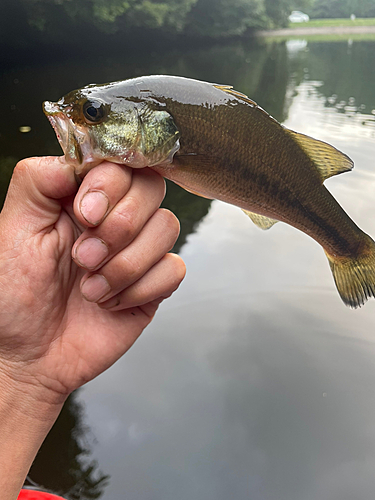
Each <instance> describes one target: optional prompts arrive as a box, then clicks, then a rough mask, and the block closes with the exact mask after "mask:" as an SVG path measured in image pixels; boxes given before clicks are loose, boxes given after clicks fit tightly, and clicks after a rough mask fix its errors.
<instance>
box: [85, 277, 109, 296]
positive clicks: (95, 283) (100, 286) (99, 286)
mask: <svg viewBox="0 0 375 500" xmlns="http://www.w3.org/2000/svg"><path fill="white" fill-rule="evenodd" d="M110 291H111V287H110V286H109V283H108V281H107V280H106V279H105V277H104V276H102V275H101V274H93V275H92V276H89V277H88V278H87V279H86V281H84V282H83V284H82V285H81V293H82V295H83V296H84V298H85V299H86V300H88V301H89V302H97V301H98V300H100V299H101V298H102V297H104V296H105V295H107V294H108V293H109V292H110Z"/></svg>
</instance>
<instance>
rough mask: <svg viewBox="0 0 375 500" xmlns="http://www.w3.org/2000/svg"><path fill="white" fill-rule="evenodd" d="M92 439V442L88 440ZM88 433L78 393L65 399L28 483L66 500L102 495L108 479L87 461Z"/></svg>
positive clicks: (94, 462)
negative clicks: (31, 482)
mask: <svg viewBox="0 0 375 500" xmlns="http://www.w3.org/2000/svg"><path fill="white" fill-rule="evenodd" d="M91 440H92V439H91ZM89 441H90V430H89V428H88V427H87V426H85V425H84V423H83V407H82V404H81V403H79V402H78V401H77V391H76V392H75V393H73V394H72V395H70V396H69V398H68V399H67V401H66V403H65V405H64V407H63V409H62V411H61V413H60V415H59V418H58V419H57V421H56V423H55V424H54V426H53V427H52V429H51V431H50V433H49V434H48V436H47V437H46V439H45V441H44V443H43V445H42V447H41V448H40V451H39V452H38V454H37V456H36V459H35V461H34V463H33V465H32V467H31V469H30V473H29V476H30V478H31V480H32V481H33V482H35V483H37V484H39V485H41V486H43V487H45V488H46V489H48V490H53V491H55V492H56V493H58V494H60V495H63V496H64V497H66V498H68V499H69V500H83V499H96V498H100V497H101V496H102V495H103V492H104V488H105V487H106V485H107V484H108V480H109V476H108V475H105V474H103V473H102V472H101V471H100V470H99V469H98V464H97V462H96V461H95V460H92V459H91V458H90V455H91V451H90V444H89Z"/></svg>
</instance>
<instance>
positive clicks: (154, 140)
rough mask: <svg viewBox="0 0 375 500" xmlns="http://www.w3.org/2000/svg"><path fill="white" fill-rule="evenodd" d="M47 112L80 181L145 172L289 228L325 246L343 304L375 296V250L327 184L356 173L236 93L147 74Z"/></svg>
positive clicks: (48, 106) (88, 90)
mask: <svg viewBox="0 0 375 500" xmlns="http://www.w3.org/2000/svg"><path fill="white" fill-rule="evenodd" d="M43 108H44V112H45V114H46V115H47V117H48V118H49V120H50V122H51V124H52V126H53V128H54V130H55V132H56V134H57V138H58V140H59V142H60V144H61V147H62V149H63V151H64V153H65V157H66V160H67V161H68V162H70V163H72V164H74V166H75V169H76V172H77V174H78V175H80V176H84V175H85V173H87V172H88V171H89V170H90V169H91V168H93V167H94V166H95V165H97V164H99V163H100V162H101V161H103V160H104V159H106V160H109V161H113V162H117V163H122V164H126V165H128V166H130V167H133V168H143V167H146V166H148V167H151V168H153V169H154V170H156V171H157V172H159V173H160V174H161V175H162V176H164V177H165V178H167V179H170V180H172V181H174V182H175V183H177V184H179V185H180V186H182V187H183V188H185V189H186V190H188V191H191V192H193V193H195V194H198V195H200V196H204V197H207V198H213V199H218V200H222V201H225V202H227V203H231V204H233V205H236V206H238V207H240V208H242V209H243V210H244V211H245V213H247V215H249V217H250V218H251V219H252V220H253V222H255V224H257V225H258V226H260V227H261V228H263V229H267V228H269V227H271V226H272V225H273V224H274V223H275V222H277V221H282V222H286V223H287V224H290V225H291V226H294V227H295V228H297V229H299V230H301V231H303V232H304V233H306V234H308V235H309V236H311V237H312V238H313V239H314V240H316V241H317V242H318V243H319V244H320V245H321V246H322V247H323V249H324V251H325V253H326V255H327V257H328V261H329V264H330V267H331V270H332V273H333V277H334V280H335V283H336V287H337V289H338V292H339V294H340V296H341V298H342V300H343V301H344V302H345V304H347V305H349V306H351V307H358V306H361V305H362V304H364V302H365V301H366V300H367V299H368V298H370V297H375V243H374V241H373V240H372V239H371V238H370V237H369V236H368V235H367V234H365V233H364V232H363V231H361V229H359V227H358V226H357V225H356V224H355V223H354V222H353V221H352V220H351V219H350V217H349V216H348V215H347V214H346V213H345V212H344V210H343V209H342V208H341V206H340V205H339V204H338V203H337V202H336V200H335V199H334V198H333V196H332V195H331V194H330V193H329V192H328V190H327V189H326V188H325V187H324V186H323V182H324V181H325V179H327V178H328V177H331V176H333V175H336V174H340V173H342V172H347V171H349V170H351V169H352V168H353V162H352V161H351V159H350V158H349V157H348V156H346V155H345V154H343V153H341V152H340V151H338V150H337V149H335V148H334V147H333V146H330V145H329V144H326V143H324V142H321V141H318V140H315V139H312V138H311V137H308V136H306V135H303V134H299V133H297V132H293V131H291V130H288V129H287V128H285V127H283V126H282V125H280V124H279V123H278V122H277V121H276V120H275V119H273V118H272V117H271V116H270V115H268V114H267V113H266V112H265V111H264V110H263V109H262V108H261V107H260V106H258V105H257V104H256V103H255V102H254V101H252V100H251V99H249V98H248V97H247V96H246V95H244V94H241V93H240V92H237V91H236V90H234V89H233V88H232V87H230V86H226V85H215V84H211V83H206V82H201V81H197V80H191V79H188V78H181V77H174V76H148V77H142V78H135V79H132V80H125V81H120V82H114V83H109V84H105V85H95V84H93V85H88V86H87V87H84V88H82V89H80V90H75V91H73V92H70V93H69V94H67V95H66V96H65V97H63V98H61V99H60V100H59V101H58V102H56V103H53V102H49V101H46V102H45V103H44V104H43Z"/></svg>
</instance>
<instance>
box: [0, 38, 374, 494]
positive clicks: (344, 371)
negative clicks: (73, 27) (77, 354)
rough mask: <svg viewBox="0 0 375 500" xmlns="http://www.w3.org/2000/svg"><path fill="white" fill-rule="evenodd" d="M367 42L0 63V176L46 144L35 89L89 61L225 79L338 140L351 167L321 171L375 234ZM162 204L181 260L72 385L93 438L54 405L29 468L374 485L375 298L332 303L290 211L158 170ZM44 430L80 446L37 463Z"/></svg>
mask: <svg viewBox="0 0 375 500" xmlns="http://www.w3.org/2000/svg"><path fill="white" fill-rule="evenodd" d="M373 53H374V42H366V43H365V42H361V43H359V42H355V41H354V42H353V43H352V44H351V45H349V46H348V43H347V41H346V42H339V43H326V42H319V43H311V42H307V43H306V42H299V43H298V44H297V43H295V42H294V44H292V43H287V44H285V43H280V44H277V43H271V44H265V45H250V44H247V43H239V42H238V43H233V44H229V45H226V46H223V45H221V46H220V45H218V46H211V47H209V48H200V49H186V50H184V51H176V50H174V49H172V50H171V51H169V52H168V53H165V54H160V53H159V54H158V57H157V58H155V57H154V55H149V56H145V55H144V56H143V58H142V57H140V58H139V59H138V60H137V58H135V57H132V56H130V57H129V60H128V61H126V64H125V61H124V56H123V54H121V55H119V54H110V55H109V56H108V54H106V56H105V57H104V55H103V56H102V55H100V54H99V55H96V57H95V58H93V59H91V60H90V58H87V59H86V60H85V61H77V60H75V59H74V58H73V59H72V60H69V61H65V62H64V61H63V62H61V63H53V64H51V65H47V66H46V65H43V66H38V65H36V66H33V67H31V68H27V69H22V68H18V69H14V70H12V71H9V72H8V73H7V74H6V75H4V76H3V78H2V79H1V81H0V90H1V92H2V95H6V96H7V105H6V106H5V109H4V119H3V121H2V123H0V134H1V135H0V147H1V155H2V158H3V159H2V160H1V161H0V166H1V175H2V182H1V185H2V186H3V190H4V188H5V184H6V182H7V181H6V179H7V178H8V177H9V174H10V170H11V165H12V163H13V162H15V161H16V160H17V159H18V158H19V157H20V156H28V155H32V154H46V153H50V154H56V153H57V154H59V147H58V145H57V142H56V140H55V137H54V133H53V131H52V129H50V126H49V124H48V122H47V120H45V118H44V117H43V115H42V113H41V111H40V102H41V101H42V100H43V99H46V98H51V99H56V98H57V97H59V96H60V95H62V94H64V93H66V91H67V90H70V89H72V88H76V87H79V86H82V85H84V84H86V83H88V82H90V81H99V78H98V68H100V81H110V80H116V79H121V78H126V77H130V76H137V75H140V74H150V73H169V74H177V75H183V76H189V77H193V78H199V79H203V80H210V81H215V82H219V83H230V84H233V85H234V86H235V87H236V88H237V89H238V90H240V91H243V92H245V93H247V94H248V95H249V96H250V97H252V98H253V99H255V100H256V101H258V102H259V104H260V105H262V106H263V107H264V108H265V109H267V111H269V112H270V113H271V114H272V115H273V116H275V117H276V118H277V119H279V120H281V121H283V122H284V123H285V124H286V125H287V126H288V127H290V128H292V129H294V130H298V131H300V132H303V133H306V134H309V135H312V136H314V137H316V138H319V139H322V140H325V141H327V142H330V143H332V144H333V145H334V146H336V147H338V148H339V149H341V150H343V151H344V152H345V153H347V154H348V155H349V156H351V157H352V158H353V159H354V161H355V169H354V171H353V172H351V173H349V174H345V175H341V176H337V177H335V178H332V179H329V180H328V182H327V187H328V188H329V190H330V191H331V192H332V193H333V194H334V196H335V197H336V198H337V199H338V200H339V202H340V203H341V204H342V205H343V207H344V208H345V209H346V210H347V211H348V212H349V214H350V215H351V217H352V218H353V219H354V220H355V221H356V222H357V223H358V224H359V225H360V226H361V227H362V228H363V229H364V230H365V231H366V232H368V233H369V234H372V235H373V236H375V220H374V218H373V217H372V215H371V214H372V213H373V210H374V196H373V193H374V189H375V176H374V163H373V158H374V116H375V115H374V113H373V110H374V109H375V95H374V92H373V86H372V82H373V81H374V71H375V67H374V65H373V61H372V59H373ZM15 80H17V81H18V83H15ZM14 106H15V107H14ZM24 124H29V126H30V127H31V131H30V133H28V134H20V133H19V132H18V129H19V127H20V126H22V125H24ZM165 206H168V207H170V208H172V209H173V210H174V211H175V212H176V213H177V215H178V216H179V217H180V219H181V220H182V236H181V239H180V240H179V242H178V244H177V247H176V249H177V250H179V251H180V253H181V255H182V256H183V258H184V259H185V261H186V263H187V268H188V274H187V278H186V280H185V282H184V284H183V285H182V287H181V289H180V290H179V292H178V293H176V294H175V295H174V297H173V298H172V299H171V300H170V301H168V302H166V303H165V304H163V306H162V308H161V311H160V312H159V314H158V315H157V318H156V321H155V323H154V324H153V325H152V326H151V327H150V328H149V329H148V330H147V331H146V333H145V334H144V335H143V337H141V339H140V340H139V341H137V344H136V346H135V347H134V348H133V349H132V350H131V351H130V352H129V353H128V354H127V355H126V357H125V358H124V359H123V360H121V361H120V362H118V363H117V364H116V365H115V366H114V367H113V368H111V370H109V371H108V372H107V373H106V374H104V375H102V376H101V377H100V378H99V379H97V380H95V381H94V382H92V383H90V384H89V385H88V386H87V387H85V388H84V389H82V390H81V391H80V392H79V393H78V394H77V395H76V401H79V402H80V403H84V404H85V416H84V421H85V423H86V425H87V426H88V427H89V428H90V429H91V432H92V433H93V435H94V436H95V441H93V440H89V441H90V445H89V446H85V445H82V444H81V443H82V439H88V437H85V436H89V435H90V434H89V431H88V430H87V428H84V427H80V431H79V433H78V434H79V435H80V438H79V439H78V445H77V442H76V441H75V439H76V437H77V436H76V435H77V432H76V431H75V430H73V429H75V426H74V425H71V426H70V427H69V426H66V425H65V424H64V423H63V421H64V418H65V417H62V419H63V420H60V421H59V422H58V423H57V424H56V426H55V431H54V432H56V434H57V436H58V437H56V441H55V440H54V441H53V442H54V445H53V449H52V446H51V447H50V446H49V445H46V448H45V451H43V450H42V452H41V454H40V455H38V457H37V459H36V463H35V466H34V469H33V470H34V472H35V471H38V474H37V476H35V477H33V476H32V478H33V479H34V480H36V481H38V482H40V483H41V484H44V485H46V486H49V487H50V488H52V489H55V490H60V491H68V490H69V488H73V482H74V481H76V484H79V485H82V484H85V486H84V488H83V491H86V490H85V488H87V484H92V485H94V486H95V481H97V480H99V479H101V478H103V483H99V484H98V485H97V486H95V487H96V488H97V489H96V490H95V488H93V491H94V492H95V491H96V493H97V494H98V495H99V496H100V495H101V494H102V497H103V499H105V500H117V499H118V498H123V497H124V496H126V498H129V499H133V498H134V499H139V498H141V499H144V500H151V499H159V498H160V499H163V500H169V499H171V500H172V499H173V500H175V499H176V498H179V499H181V500H184V499H189V500H190V499H191V498H198V499H202V500H203V499H204V500H211V499H212V500H217V499H223V500H224V499H225V500H227V499H228V498H236V499H237V500H242V499H245V498H246V499H248V498H251V499H252V500H265V499H267V500H301V498H303V500H316V499H317V498H324V499H334V498H340V500H341V499H342V500H352V499H353V498H361V500H362V499H363V500H370V499H372V498H373V491H374V487H375V479H374V474H373V470H374V466H375V427H374V425H373V421H374V418H373V416H374V412H375V397H374V391H373V387H374V385H375V366H374V363H373V359H374V355H375V346H374V330H375V329H374V326H375V324H374V323H375V321H374V318H375V301H371V302H369V303H368V304H367V305H366V306H365V307H364V308H363V309H361V310H357V311H351V310H349V309H346V308H345V307H344V306H343V305H342V303H341V301H340V299H339V297H338V295H337V292H336V290H335V288H334V284H333V280H332V276H331V274H330V270H329V266H328V263H327V261H326V258H325V256H324V253H323V252H322V250H321V248H320V247H319V246H318V245H316V244H315V243H314V242H313V241H312V240H311V239H309V238H308V237H307V236H306V235H304V234H302V233H300V232H298V231H296V230H294V229H293V228H291V227H289V226H286V225H283V224H277V225H276V226H275V227H274V228H272V229H271V230H270V231H268V232H261V231H260V230H259V229H257V228H256V227H255V226H253V225H252V224H251V222H250V221H249V219H248V218H247V217H246V216H245V215H244V214H243V213H242V212H241V211H240V210H239V209H236V208H235V207H230V206H228V205H225V204H223V203H219V202H212V203H211V202H209V201H208V200H204V199H200V198H196V197H194V196H193V195H190V194H189V193H185V192H184V191H181V190H180V189H179V188H178V187H176V186H174V185H172V184H170V185H168V195H167V199H166V201H165ZM194 231H195V232H194ZM119 381H121V383H119ZM69 408H70V407H69V405H68V407H67V408H66V411H68V412H69V411H72V413H73V414H75V410H71V409H69ZM78 413H79V412H78ZM74 418H76V417H73V420H74ZM56 443H59V445H61V446H66V447H67V448H68V447H69V446H71V449H72V450H78V453H76V454H75V455H74V452H73V454H72V455H69V454H68V453H65V452H63V455H64V457H65V458H66V457H69V456H70V457H71V458H69V459H68V458H66V459H64V460H63V461H62V462H56V468H55V470H54V472H51V466H49V467H47V465H46V464H47V462H48V461H50V462H51V461H52V459H53V461H55V460H57V458H56V450H55V448H56V447H57V446H58V445H57V444H56ZM67 448H66V449H67ZM87 449H90V450H91V455H90V457H89V459H88V461H87V462H85V461H83V463H85V464H86V465H85V466H84V467H82V466H81V457H82V453H80V452H79V450H81V451H82V450H87ZM72 457H73V458H72ZM92 460H97V461H98V463H99V464H100V466H98V469H96V470H99V469H100V470H103V471H105V475H107V474H108V475H110V476H111V478H110V482H109V484H108V486H107V487H106V488H105V489H104V479H105V475H104V474H102V473H100V472H95V474H93V475H92V476H91V479H90V481H91V482H90V481H89V482H88V483H84V482H82V481H83V479H82V478H83V477H85V473H86V472H87V471H90V464H92V463H94V464H95V462H92ZM71 463H75V464H78V465H77V468H76V470H77V471H78V472H77V476H74V475H73V476H74V478H75V479H73V480H72V476H69V474H68V473H67V471H69V470H70V469H69V467H71V465H70V464H71ZM57 464H59V465H57ZM54 467H55V465H54ZM57 470H59V473H60V474H61V480H59V478H58V473H57ZM73 470H74V467H73ZM59 481H60V482H59ZM80 481H81V482H80ZM67 485H69V488H68V487H67ZM64 488H65V489H64ZM87 491H90V489H88V490H87Z"/></svg>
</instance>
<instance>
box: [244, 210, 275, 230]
mask: <svg viewBox="0 0 375 500" xmlns="http://www.w3.org/2000/svg"><path fill="white" fill-rule="evenodd" d="M242 211H243V213H245V214H246V215H247V216H248V217H250V219H251V220H252V221H253V222H254V224H255V225H256V226H258V227H260V229H264V230H265V229H269V228H270V227H272V226H273V225H274V224H276V222H279V221H277V220H276V219H271V218H270V217H265V216H264V215H259V214H256V213H254V212H249V211H248V210H242Z"/></svg>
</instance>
